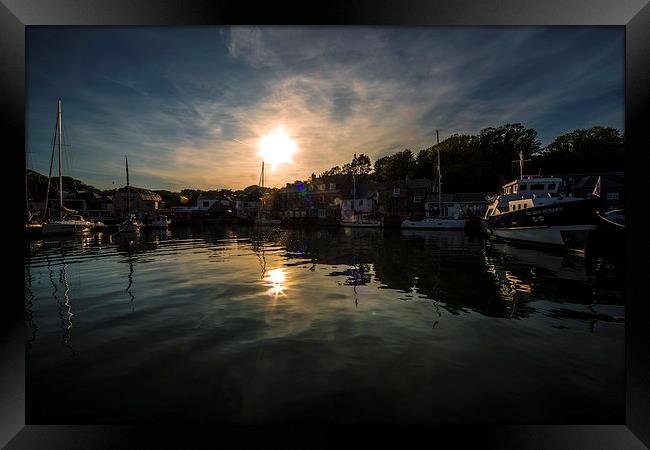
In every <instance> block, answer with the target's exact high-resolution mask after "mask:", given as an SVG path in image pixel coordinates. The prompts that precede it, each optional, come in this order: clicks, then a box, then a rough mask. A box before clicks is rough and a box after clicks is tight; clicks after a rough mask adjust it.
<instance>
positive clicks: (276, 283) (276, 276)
mask: <svg viewBox="0 0 650 450" xmlns="http://www.w3.org/2000/svg"><path fill="white" fill-rule="evenodd" d="M286 279H287V274H286V272H285V270H284V269H282V268H278V269H273V270H269V271H268V273H267V274H266V278H265V281H266V283H265V285H266V286H269V287H270V288H271V289H270V290H269V293H270V294H273V295H275V296H278V295H279V294H282V293H283V291H284V289H285V288H286Z"/></svg>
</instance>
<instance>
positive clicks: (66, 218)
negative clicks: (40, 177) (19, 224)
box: [43, 99, 93, 235]
mask: <svg viewBox="0 0 650 450" xmlns="http://www.w3.org/2000/svg"><path fill="white" fill-rule="evenodd" d="M61 116H62V114H61V99H59V101H58V108H57V120H56V129H55V132H54V133H55V136H54V137H55V143H56V142H57V137H58V147H59V155H58V157H59V219H58V220H50V221H49V222H47V223H46V224H45V225H43V234H44V235H52V234H77V233H87V232H89V231H90V229H91V228H92V226H93V223H92V222H89V221H87V220H85V219H84V218H83V217H82V216H80V215H78V214H74V215H71V214H69V213H72V212H76V211H73V210H70V209H68V208H66V207H65V206H63V174H62V163H61V161H62V160H61V146H62V145H61V130H62V126H61ZM54 148H55V147H54V146H53V147H52V158H51V160H50V173H49V177H48V182H47V192H46V194H45V214H47V204H48V197H49V193H50V180H51V178H52V163H53V162H54Z"/></svg>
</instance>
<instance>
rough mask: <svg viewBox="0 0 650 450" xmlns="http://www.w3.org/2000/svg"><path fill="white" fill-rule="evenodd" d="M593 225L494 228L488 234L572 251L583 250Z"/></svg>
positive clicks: (593, 228) (593, 227) (594, 227)
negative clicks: (564, 247)
mask: <svg viewBox="0 0 650 450" xmlns="http://www.w3.org/2000/svg"><path fill="white" fill-rule="evenodd" d="M596 228H597V227H596V226H595V225H557V226H548V227H546V226H540V227H528V228H496V229H491V230H490V233H491V234H492V235H493V236H495V237H497V238H501V239H505V240H510V241H520V242H529V243H534V244H541V245H556V246H566V247H569V248H572V249H574V250H580V249H581V248H582V250H584V245H585V244H586V242H587V238H588V236H589V232H591V231H594V230H596Z"/></svg>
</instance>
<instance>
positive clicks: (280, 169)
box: [26, 26, 625, 191]
mask: <svg viewBox="0 0 650 450" xmlns="http://www.w3.org/2000/svg"><path fill="white" fill-rule="evenodd" d="M624 48H625V47H624V28H623V27H445V28H441V27H426V28H415V27H394V28H388V27H352V26H346V27H341V26H338V27H325V26H322V27H289V26H268V27H241V26H238V27H178V28H169V27H28V28H27V50H26V51H27V117H26V119H27V128H26V134H27V136H26V147H27V149H26V151H27V163H28V167H29V168H32V169H34V170H37V171H39V172H41V173H44V174H47V173H48V171H49V165H50V156H51V152H52V142H53V138H54V129H55V125H56V114H57V99H58V98H61V100H62V104H63V108H62V109H63V120H62V124H63V136H64V144H65V146H64V147H63V155H64V156H63V158H62V161H63V174H64V175H69V176H72V177H75V178H78V179H81V180H83V181H85V182H86V183H89V184H92V185H94V186H96V187H98V188H102V189H110V188H113V187H120V186H123V185H124V184H125V182H126V176H125V167H124V166H125V163H124V155H125V154H128V159H129V177H130V182H131V185H134V186H138V187H146V188H149V189H168V190H174V191H178V190H181V189H184V188H195V189H204V190H207V189H221V188H231V189H242V188H244V187H246V186H249V185H251V184H257V182H258V180H259V177H260V169H261V163H262V157H261V156H260V155H259V154H258V148H259V143H260V140H261V139H262V137H263V136H265V135H268V134H269V133H271V132H273V131H274V130H276V129H277V128H278V127H282V129H283V130H284V131H285V132H286V134H288V135H289V136H290V138H291V139H292V140H293V141H295V144H296V152H295V154H294V155H293V157H292V158H291V161H290V162H286V163H283V164H278V165H277V166H276V167H273V168H268V169H266V170H265V185H266V186H275V187H281V186H284V184H285V183H287V182H293V181H295V180H299V179H306V178H307V177H309V176H310V175H311V173H312V172H314V173H316V174H318V173H320V172H322V171H324V170H327V169H329V168H331V167H333V166H335V165H343V164H344V163H346V162H349V161H350V160H351V159H352V155H353V154H355V153H356V154H360V153H364V154H366V155H368V156H370V158H371V159H372V161H373V162H374V161H375V160H376V159H378V158H380V157H382V156H385V155H387V154H391V153H394V152H396V151H400V150H404V149H406V148H408V149H411V150H412V151H413V152H414V153H416V154H417V151H419V150H420V149H423V148H426V147H429V146H431V145H432V144H434V143H435V134H436V129H437V130H439V132H440V139H441V140H442V139H444V138H445V137H447V136H449V135H451V134H454V133H461V134H462V133H471V134H474V133H478V132H479V131H480V130H481V129H482V128H486V127H490V126H493V127H496V126H499V125H503V124H506V123H522V124H523V125H525V126H526V127H530V128H534V129H535V130H537V132H538V133H539V139H540V140H541V142H542V145H546V144H548V143H550V142H551V141H552V140H553V139H554V138H555V137H556V136H558V135H560V134H563V133H566V132H570V131H573V130H575V129H577V128H589V127H592V126H607V127H614V128H617V129H618V130H620V131H621V132H624V86H625V84H624V71H625V66H624V54H625V52H624ZM55 167H56V162H55ZM55 173H56V170H55Z"/></svg>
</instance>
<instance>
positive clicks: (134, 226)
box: [118, 155, 142, 233]
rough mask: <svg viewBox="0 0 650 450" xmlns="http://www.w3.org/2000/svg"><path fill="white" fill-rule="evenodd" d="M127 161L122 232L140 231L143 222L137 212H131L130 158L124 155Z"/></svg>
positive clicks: (120, 228)
mask: <svg viewBox="0 0 650 450" xmlns="http://www.w3.org/2000/svg"><path fill="white" fill-rule="evenodd" d="M124 159H125V161H126V218H125V219H124V221H123V222H122V223H121V224H120V226H119V228H118V229H119V232H120V233H138V232H139V231H140V227H141V226H142V223H140V221H139V220H138V218H137V217H136V216H135V214H131V185H130V183H129V158H128V157H127V156H126V155H124Z"/></svg>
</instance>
